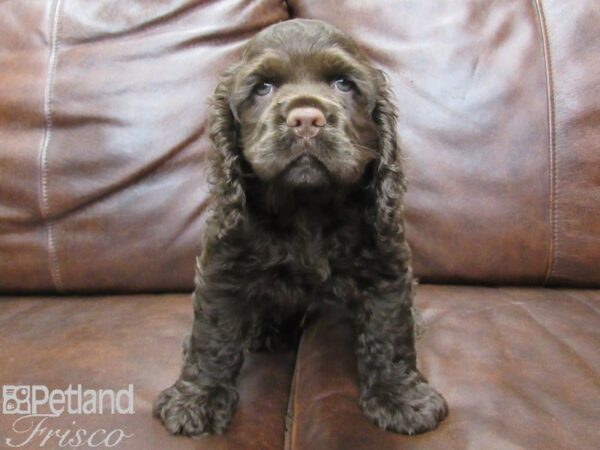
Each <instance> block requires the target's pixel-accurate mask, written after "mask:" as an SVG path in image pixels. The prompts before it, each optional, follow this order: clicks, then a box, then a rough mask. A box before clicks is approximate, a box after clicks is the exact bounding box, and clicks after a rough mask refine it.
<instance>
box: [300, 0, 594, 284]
mask: <svg viewBox="0 0 600 450" xmlns="http://www.w3.org/2000/svg"><path fill="white" fill-rule="evenodd" d="M332 3H337V2H324V1H321V0H290V1H289V4H290V6H291V10H292V14H293V16H294V17H304V18H314V19H321V20H325V21H328V22H331V23H333V24H335V25H336V26H338V27H340V28H341V29H342V30H344V31H346V32H347V33H349V34H350V35H351V36H353V37H354V38H355V39H356V40H357V41H358V42H359V43H360V44H362V46H363V47H364V48H365V49H366V50H367V51H368V52H369V53H370V55H371V56H372V57H373V59H374V60H375V61H377V62H378V64H379V65H380V66H381V67H382V68H383V69H385V70H386V71H387V73H388V74H389V75H390V80H391V82H392V85H393V88H394V91H395V94H396V98H397V103H398V107H399V124H398V129H399V134H400V137H401V141H402V147H403V149H404V151H405V153H406V156H407V158H406V169H407V174H408V179H409V180H408V196H407V208H406V212H407V214H406V217H407V221H408V223H407V236H408V239H409V241H410V243H411V245H412V248H413V251H414V252H413V253H414V260H415V273H416V274H417V275H418V276H419V277H421V278H422V279H423V280H426V281H436V282H444V281H449V282H451V283H457V282H470V283H473V282H475V283H481V282H483V283H498V284H506V283H510V284H538V285H539V284H543V283H544V284H554V285H556V284H572V285H573V284H574V285H583V286H585V285H588V286H589V285H596V286H597V285H600V270H598V266H599V264H600V169H599V168H600V59H599V58H598V56H597V55H598V54H600V8H599V7H598V1H597V0H577V1H574V2H564V1H560V0H536V1H531V2H526V1H523V2H515V1H512V2H498V1H495V0H477V1H465V2H457V1H455V0H442V1H440V0H421V1H407V0H405V1H397V0H383V1H377V2H365V1H362V0H348V1H344V2H343V8H342V9H338V8H335V7H332Z"/></svg>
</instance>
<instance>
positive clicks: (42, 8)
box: [0, 0, 288, 292]
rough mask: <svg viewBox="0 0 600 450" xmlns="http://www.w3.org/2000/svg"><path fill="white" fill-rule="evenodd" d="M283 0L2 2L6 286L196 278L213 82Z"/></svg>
mask: <svg viewBox="0 0 600 450" xmlns="http://www.w3.org/2000/svg"><path fill="white" fill-rule="evenodd" d="M287 17H288V16H287V9H286V7H285V5H284V4H283V3H282V2H281V1H279V0H256V1H250V2H248V1H241V0H220V1H211V2H205V1H199V0H169V1H163V2H147V1H142V0H136V1H127V2H123V1H117V0H103V1H101V2H93V3H90V2H87V1H82V0H52V1H31V2H29V1H22V0H10V1H5V2H2V3H0V30H2V37H1V38H0V66H1V67H2V70H1V71H0V289H2V290H4V291H14V292H17V291H53V290H56V291H58V292H72V291H96V292H97V291H113V292H115V291H157V290H162V291H170V290H191V287H192V283H193V271H194V257H195V256H196V255H197V254H198V253H199V251H200V241H201V238H202V232H203V223H204V218H205V212H206V209H207V206H208V205H207V190H208V188H207V181H206V152H207V149H208V139H207V136H206V132H205V126H206V113H207V105H206V103H207V98H208V97H209V96H210V95H211V94H212V92H213V90H214V87H215V85H216V82H217V79H218V76H219V74H220V73H221V72H222V71H223V70H224V69H225V68H226V67H227V66H228V65H230V64H231V63H232V62H233V61H234V60H235V58H236V56H237V55H238V54H239V51H240V49H241V47H242V46H243V44H244V43H245V42H246V41H247V40H248V39H249V38H250V37H251V36H253V35H254V34H255V33H256V32H257V31H259V30H261V29H262V28H264V27H266V26H267V25H270V24H272V23H275V22H277V21H280V20H282V19H285V18H287Z"/></svg>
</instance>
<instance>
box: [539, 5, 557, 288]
mask: <svg viewBox="0 0 600 450" xmlns="http://www.w3.org/2000/svg"><path fill="white" fill-rule="evenodd" d="M535 11H536V15H537V18H538V21H539V26H540V34H541V38H542V48H543V51H544V63H545V66H546V87H547V97H548V137H549V165H550V180H549V184H550V186H549V200H548V207H549V211H548V221H549V225H548V226H549V232H548V262H547V266H546V274H545V276H544V284H547V283H548V282H549V281H550V279H551V278H552V276H553V274H554V269H555V266H556V243H557V235H558V225H557V223H558V221H557V217H558V209H557V208H556V122H555V104H554V77H553V68H552V55H551V53H550V45H549V42H548V26H547V23H546V17H545V15H544V9H543V6H542V0H535Z"/></svg>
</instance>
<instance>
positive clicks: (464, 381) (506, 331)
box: [286, 285, 600, 450]
mask: <svg viewBox="0 0 600 450" xmlns="http://www.w3.org/2000/svg"><path fill="white" fill-rule="evenodd" d="M417 306H418V307H419V309H420V311H421V313H422V315H423V318H424V322H425V325H426V327H427V331H426V332H425V334H424V335H423V336H422V337H421V338H420V339H419V340H418V341H417V354H418V359H419V367H420V370H421V371H422V372H423V374H424V375H425V376H426V377H427V378H428V379H429V381H430V382H431V383H432V384H433V385H434V386H435V387H436V388H437V389H439V391H440V392H442V393H444V395H445V397H446V400H447V401H448V405H449V407H450V414H449V416H448V417H447V418H446V420H445V421H444V422H442V424H441V425H440V426H439V428H438V429H437V430H435V431H433V432H430V433H426V434H423V435H419V436H400V435H395V434H392V433H388V432H385V431H382V430H380V429H378V428H377V427H375V426H374V425H372V424H371V423H370V422H368V421H366V420H365V417H364V415H363V414H362V412H361V411H360V408H359V407H358V386H357V383H356V367H355V365H356V364H355V358H354V352H353V342H354V339H353V333H352V327H351V323H350V322H349V321H348V319H347V318H346V317H344V316H343V315H341V314H335V313H330V314H329V315H328V316H326V317H323V318H322V319H321V320H320V321H317V322H316V323H315V324H312V325H311V326H310V327H309V329H308V330H306V331H305V332H304V335H303V337H302V342H301V343H300V348H299V350H298V361H297V362H296V369H295V375H294V385H293V389H292V398H291V400H290V405H291V406H290V413H289V415H290V416H291V417H292V418H293V420H292V421H291V423H292V426H291V427H290V430H289V432H288V436H287V445H286V449H287V450H304V449H311V450H337V449H339V450H342V449H352V450H373V449H377V450H400V449H402V450H405V449H428V450H434V449H440V450H441V449H443V450H448V449H450V450H464V449H473V450H475V449H497V450H500V449H502V450H504V449H530V450H531V449H540V450H542V449H556V450H559V449H560V450H567V449H577V450H587V449H592V448H597V446H598V442H600V430H599V429H598V420H600V404H599V403H598V402H597V401H595V400H594V399H597V398H598V395H599V392H600V357H599V353H598V343H599V342H600V292H599V291H598V290H568V289H543V288H533V289H532V288H529V289H527V288H483V287H481V288H480V287H459V286H455V287H450V286H431V285H429V286H420V287H419V289H418V290H417Z"/></svg>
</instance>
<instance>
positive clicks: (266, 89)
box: [254, 81, 273, 97]
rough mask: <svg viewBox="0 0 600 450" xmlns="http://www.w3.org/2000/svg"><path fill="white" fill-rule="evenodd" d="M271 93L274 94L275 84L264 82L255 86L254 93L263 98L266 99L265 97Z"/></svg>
mask: <svg viewBox="0 0 600 450" xmlns="http://www.w3.org/2000/svg"><path fill="white" fill-rule="evenodd" d="M271 92H273V83H269V82H267V81H263V82H261V83H258V84H257V85H256V86H254V93H255V94H256V95H259V96H261V97H264V96H265V95H269V94H270V93H271Z"/></svg>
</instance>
